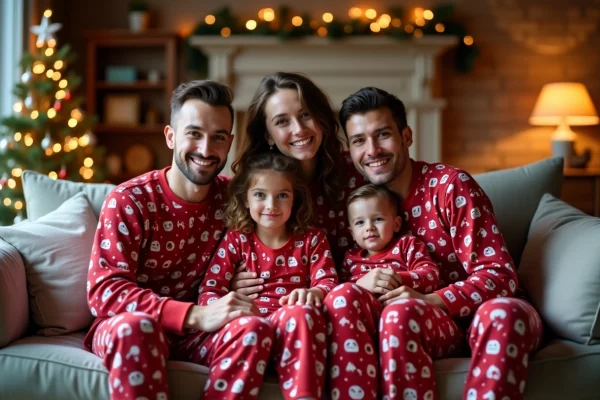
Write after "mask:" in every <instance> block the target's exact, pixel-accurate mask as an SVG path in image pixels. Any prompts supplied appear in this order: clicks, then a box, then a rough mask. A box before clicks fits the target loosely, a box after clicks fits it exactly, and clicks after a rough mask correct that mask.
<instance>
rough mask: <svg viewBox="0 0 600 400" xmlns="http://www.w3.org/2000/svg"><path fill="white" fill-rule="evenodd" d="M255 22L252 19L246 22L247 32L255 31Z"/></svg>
mask: <svg viewBox="0 0 600 400" xmlns="http://www.w3.org/2000/svg"><path fill="white" fill-rule="evenodd" d="M256 25H257V24H256V21H255V20H253V19H250V20H248V22H246V29H248V30H249V31H253V30H254V29H256Z"/></svg>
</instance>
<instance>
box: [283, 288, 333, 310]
mask: <svg viewBox="0 0 600 400" xmlns="http://www.w3.org/2000/svg"><path fill="white" fill-rule="evenodd" d="M324 297H325V294H324V293H323V291H322V290H321V289H317V288H312V289H294V290H292V293H290V294H288V295H287V296H283V297H282V298H280V299H279V304H281V305H282V306H284V305H286V304H287V305H288V306H293V305H294V304H303V305H304V304H306V305H311V306H314V307H321V304H322V303H323V298H324Z"/></svg>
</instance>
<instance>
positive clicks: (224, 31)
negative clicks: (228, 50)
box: [221, 27, 231, 37]
mask: <svg viewBox="0 0 600 400" xmlns="http://www.w3.org/2000/svg"><path fill="white" fill-rule="evenodd" d="M230 35H231V29H229V28H228V27H225V28H223V29H221V36H223V37H229V36H230Z"/></svg>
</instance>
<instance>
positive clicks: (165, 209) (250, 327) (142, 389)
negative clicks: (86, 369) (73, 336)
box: [85, 168, 273, 400]
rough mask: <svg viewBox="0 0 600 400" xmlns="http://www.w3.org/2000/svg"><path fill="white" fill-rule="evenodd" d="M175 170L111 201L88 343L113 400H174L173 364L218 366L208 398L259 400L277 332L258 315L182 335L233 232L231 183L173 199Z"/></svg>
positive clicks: (93, 268)
mask: <svg viewBox="0 0 600 400" xmlns="http://www.w3.org/2000/svg"><path fill="white" fill-rule="evenodd" d="M167 170H168V168H165V169H163V170H160V171H152V172H149V173H146V174H144V175H141V176H140V177H137V178H135V179H132V180H130V181H128V182H126V183H123V184H121V185H119V186H118V187H117V188H116V189H115V190H113V191H112V192H111V193H110V194H109V195H108V197H107V198H106V200H105V203H104V206H103V208H102V211H101V213H100V220H99V223H98V228H97V231H96V236H95V239H94V246H93V249H92V254H91V260H90V269H89V272H88V282H87V285H88V304H89V307H90V310H91V311H92V314H93V315H94V316H96V317H97V318H96V320H95V321H94V323H93V325H92V328H91V329H90V331H89V333H88V334H87V336H86V339H85V343H86V345H87V346H88V347H89V348H91V350H92V351H93V352H94V353H95V354H97V355H98V356H100V357H102V358H103V360H104V365H105V366H106V368H107V369H108V370H109V391H110V393H111V398H113V399H117V398H118V399H132V400H134V399H136V398H139V397H146V398H152V399H155V398H158V399H167V398H168V393H169V392H168V385H167V374H166V360H167V359H168V358H169V356H171V358H175V359H183V360H189V361H193V362H197V363H200V364H204V365H207V366H210V367H211V372H210V374H209V381H208V385H207V388H206V391H205V396H207V397H208V398H217V397H218V398H223V399H232V398H255V397H256V396H257V394H258V391H259V388H260V385H261V383H262V373H261V371H260V370H257V368H256V367H255V366H256V365H259V364H260V363H261V362H263V363H264V362H265V361H266V360H268V358H269V354H270V348H269V347H270V343H271V340H272V339H271V338H272V336H273V329H272V328H271V327H270V325H268V324H265V323H264V322H263V321H261V318H258V317H252V318H247V319H246V320H247V323H246V324H244V325H242V324H241V323H240V322H239V321H240V320H235V321H233V322H231V323H230V324H228V325H227V326H225V327H224V328H222V329H221V330H220V331H217V332H214V333H205V332H188V333H187V334H185V333H183V332H182V331H183V324H184V320H185V317H186V314H187V312H188V310H189V309H190V308H191V307H192V306H193V304H194V303H193V302H194V300H195V298H196V293H197V290H198V289H197V288H198V285H199V283H200V281H201V280H202V278H203V275H204V272H205V270H206V267H207V265H208V262H209V261H210V259H211V257H212V255H213V252H214V250H215V249H216V246H217V245H218V243H219V240H220V239H221V235H222V232H223V231H224V221H223V211H222V209H221V205H222V204H223V198H224V195H225V192H226V188H227V185H228V182H229V179H228V178H226V177H221V176H219V177H217V178H215V180H214V181H213V182H212V183H211V187H210V190H209V192H208V195H207V197H206V200H205V201H203V202H201V203H197V204H192V203H187V202H185V201H183V200H181V199H180V198H178V197H177V196H176V195H175V194H174V193H173V192H172V191H171V189H170V187H169V184H168V182H167V178H166V172H167ZM263 341H267V342H263ZM257 343H258V345H257ZM261 343H263V344H265V343H266V344H269V346H266V347H263V346H261V345H260V344H261ZM236 344H240V345H238V346H236ZM238 360H244V363H245V365H242V366H240V364H238V362H237V361H238ZM216 366H220V368H216ZM247 366H252V368H247Z"/></svg>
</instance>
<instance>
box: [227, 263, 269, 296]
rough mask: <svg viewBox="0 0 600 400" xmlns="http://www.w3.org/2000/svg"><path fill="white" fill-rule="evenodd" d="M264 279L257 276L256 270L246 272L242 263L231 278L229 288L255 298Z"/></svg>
mask: <svg viewBox="0 0 600 400" xmlns="http://www.w3.org/2000/svg"><path fill="white" fill-rule="evenodd" d="M264 282H265V280H264V279H262V278H258V275H257V274H256V272H246V266H245V265H244V264H243V263H242V265H240V266H239V267H238V268H237V269H236V270H235V274H234V275H233V278H232V279H231V290H232V291H234V292H238V293H239V294H243V295H246V296H248V297H249V298H251V299H256V298H257V297H258V293H260V292H261V291H262V290H263V288H264V287H263V285H262V284H263V283H264Z"/></svg>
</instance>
